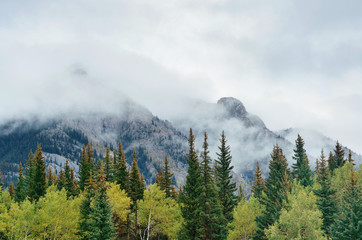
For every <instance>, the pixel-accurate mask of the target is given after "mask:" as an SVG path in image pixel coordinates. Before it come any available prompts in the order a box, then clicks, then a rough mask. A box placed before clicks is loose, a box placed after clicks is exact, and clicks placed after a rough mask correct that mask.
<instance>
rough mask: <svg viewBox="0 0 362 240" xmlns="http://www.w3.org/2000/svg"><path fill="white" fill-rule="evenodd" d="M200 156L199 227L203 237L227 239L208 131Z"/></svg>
mask: <svg viewBox="0 0 362 240" xmlns="http://www.w3.org/2000/svg"><path fill="white" fill-rule="evenodd" d="M200 158H201V159H202V161H201V165H200V171H201V179H202V180H201V181H202V186H201V194H200V207H201V208H200V216H201V223H202V225H201V228H200V229H198V231H199V234H200V238H201V239H226V226H225V219H224V216H223V214H222V208H221V205H220V202H219V199H218V194H217V191H216V186H215V183H214V181H213V176H212V169H211V167H210V161H211V159H210V157H209V150H208V143H207V133H206V132H205V135H204V144H203V151H202V152H201V155H200Z"/></svg>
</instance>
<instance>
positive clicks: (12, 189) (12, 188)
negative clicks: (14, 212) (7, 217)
mask: <svg viewBox="0 0 362 240" xmlns="http://www.w3.org/2000/svg"><path fill="white" fill-rule="evenodd" d="M9 194H10V197H11V199H14V197H15V187H14V184H13V183H10V185H9Z"/></svg>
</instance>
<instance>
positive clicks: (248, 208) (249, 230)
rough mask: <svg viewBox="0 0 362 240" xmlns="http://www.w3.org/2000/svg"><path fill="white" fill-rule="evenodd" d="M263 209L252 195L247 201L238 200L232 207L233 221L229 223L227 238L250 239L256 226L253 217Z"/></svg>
mask: <svg viewBox="0 0 362 240" xmlns="http://www.w3.org/2000/svg"><path fill="white" fill-rule="evenodd" d="M263 209H264V205H262V204H261V203H260V202H259V201H258V199H256V198H255V197H253V196H251V197H250V199H249V201H247V200H242V201H240V202H239V203H238V206H237V207H236V208H235V209H234V218H233V221H232V222H231V223H230V224H229V229H230V230H229V234H228V240H240V239H252V236H253V235H254V234H255V230H256V228H257V226H256V222H255V218H256V217H257V216H258V215H260V214H261V212H262V211H263Z"/></svg>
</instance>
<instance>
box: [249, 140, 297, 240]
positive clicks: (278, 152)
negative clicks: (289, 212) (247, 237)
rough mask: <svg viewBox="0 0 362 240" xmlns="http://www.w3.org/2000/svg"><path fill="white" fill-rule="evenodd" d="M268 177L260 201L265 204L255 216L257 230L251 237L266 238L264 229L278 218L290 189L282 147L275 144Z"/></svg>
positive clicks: (288, 172) (288, 171) (259, 239)
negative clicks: (260, 213)
mask: <svg viewBox="0 0 362 240" xmlns="http://www.w3.org/2000/svg"><path fill="white" fill-rule="evenodd" d="M269 170H270V171H269V177H268V179H267V180H266V183H265V197H264V196H263V197H262V198H261V203H262V204H263V205H264V206H265V210H264V211H263V213H262V215H261V216H258V217H257V218H256V223H257V230H256V234H255V235H254V236H253V239H258V240H261V239H263V240H264V239H266V236H265V232H264V230H265V229H267V228H268V227H269V226H271V225H272V224H273V223H274V222H275V221H277V220H278V219H279V216H280V212H281V209H282V207H283V201H285V200H286V199H287V193H288V191H290V170H289V169H288V163H287V160H286V158H285V156H284V155H283V151H282V149H281V148H280V147H279V146H278V145H276V146H275V147H274V149H273V153H272V154H271V161H270V163H269Z"/></svg>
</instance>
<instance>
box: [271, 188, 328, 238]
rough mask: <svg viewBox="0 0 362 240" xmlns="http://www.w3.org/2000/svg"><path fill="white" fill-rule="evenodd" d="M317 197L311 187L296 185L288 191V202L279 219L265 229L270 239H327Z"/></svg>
mask: <svg viewBox="0 0 362 240" xmlns="http://www.w3.org/2000/svg"><path fill="white" fill-rule="evenodd" d="M316 201H317V197H316V196H315V195H314V194H313V192H312V191H311V189H310V188H304V187H303V186H301V185H294V186H293V190H292V193H288V204H287V206H286V208H284V209H283V210H282V211H281V215H280V218H279V220H278V221H277V222H276V223H275V224H273V225H272V226H270V227H269V228H268V229H266V230H265V233H266V236H267V238H268V239H270V240H296V239H308V240H320V239H326V238H325V237H324V236H323V231H322V230H321V227H322V224H323V221H322V213H321V212H320V211H319V210H318V207H317V205H316Z"/></svg>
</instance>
